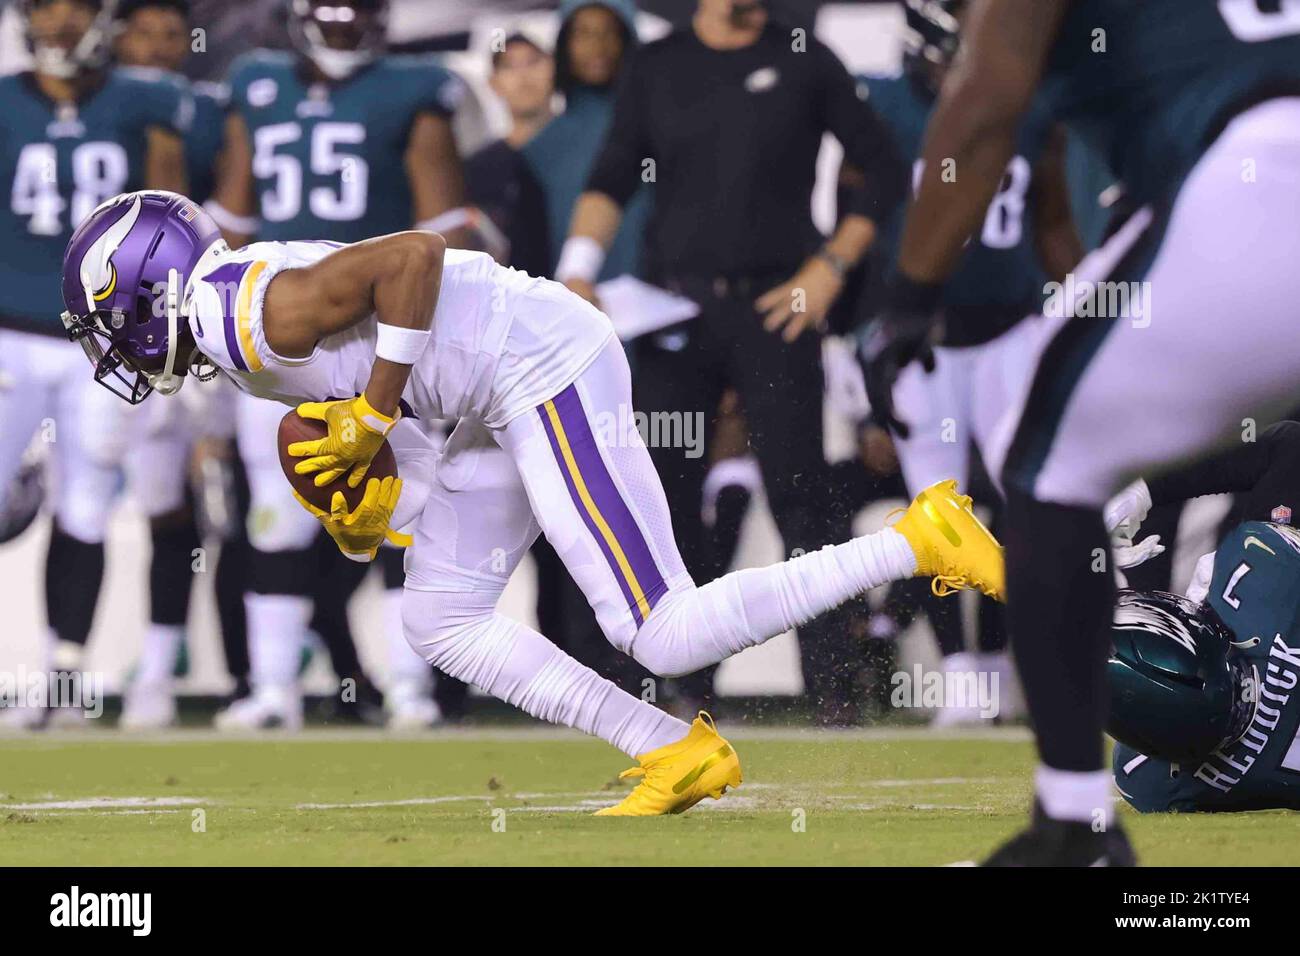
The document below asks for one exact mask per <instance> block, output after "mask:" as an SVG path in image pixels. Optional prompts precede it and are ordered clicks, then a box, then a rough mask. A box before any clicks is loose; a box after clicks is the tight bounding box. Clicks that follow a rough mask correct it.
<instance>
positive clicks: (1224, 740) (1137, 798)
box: [1105, 421, 1300, 811]
mask: <svg viewBox="0 0 1300 956" xmlns="http://www.w3.org/2000/svg"><path fill="white" fill-rule="evenodd" d="M1210 494H1233V495H1235V496H1236V499H1235V501H1236V503H1235V504H1234V506H1233V509H1232V513H1231V516H1230V519H1229V521H1230V522H1231V524H1232V525H1233V528H1232V530H1231V531H1230V532H1228V534H1227V535H1225V536H1224V538H1223V540H1222V541H1221V542H1220V544H1219V548H1218V550H1217V551H1216V552H1214V553H1211V554H1207V555H1204V556H1203V557H1202V558H1201V559H1200V561H1198V562H1197V565H1196V573H1195V574H1194V576H1193V579H1192V583H1191V585H1190V586H1189V587H1188V589H1187V597H1186V598H1182V597H1178V596H1176V595H1172V594H1164V593H1162V592H1134V591H1124V592H1122V593H1121V595H1120V599H1119V603H1118V606H1117V608H1116V611H1115V620H1114V624H1113V628H1112V638H1111V641H1112V649H1111V655H1110V660H1109V661H1108V663H1107V671H1106V674H1107V678H1108V683H1109V685H1110V690H1111V702H1110V718H1109V720H1108V722H1107V724H1106V729H1107V731H1108V732H1109V733H1110V735H1111V736H1112V737H1114V738H1115V739H1116V740H1117V741H1119V743H1118V744H1117V746H1116V747H1115V750H1114V753H1113V755H1112V760H1111V762H1112V771H1113V773H1114V776H1115V782H1116V785H1117V786H1118V788H1119V790H1120V792H1121V793H1122V794H1123V796H1124V799H1126V800H1127V801H1128V802H1129V803H1130V804H1132V805H1133V806H1134V807H1136V808H1137V809H1138V810H1142V811H1170V810H1172V811H1196V810H1263V809H1272V808H1277V807H1289V808H1293V809H1300V742H1298V740H1300V738H1298V736H1297V734H1298V732H1300V694H1297V693H1295V689H1296V686H1297V683H1300V534H1297V532H1296V531H1295V529H1294V528H1292V527H1290V523H1291V519H1292V517H1293V515H1294V514H1295V512H1296V509H1297V508H1300V423H1298V422H1294V421H1284V422H1278V423H1277V424H1275V425H1271V426H1269V427H1268V428H1267V429H1265V430H1264V431H1263V432H1261V433H1260V434H1259V436H1258V439H1257V440H1254V441H1249V442H1245V443H1243V444H1241V445H1240V446H1238V447H1235V448H1233V449H1230V450H1229V451H1226V452H1223V453H1222V454H1219V455H1216V456H1214V457H1212V458H1210V459H1208V460H1206V461H1204V462H1200V463H1197V464H1195V465H1191V466H1188V467H1186V468H1181V469H1178V470H1177V471H1174V472H1170V473H1169V474H1165V475H1160V476H1157V477H1154V478H1152V479H1151V481H1150V482H1147V481H1143V480H1141V479H1139V480H1138V481H1136V482H1134V483H1133V484H1132V485H1131V486H1129V487H1128V488H1126V489H1125V490H1124V491H1122V492H1121V493H1120V494H1118V495H1116V496H1115V497H1114V498H1112V499H1111V501H1110V502H1109V503H1108V504H1107V506H1106V510H1105V520H1106V527H1107V529H1108V530H1110V531H1111V534H1112V546H1113V547H1114V548H1115V551H1116V562H1117V564H1118V563H1121V562H1120V558H1119V555H1120V554H1121V553H1122V552H1124V551H1129V552H1138V553H1139V556H1140V557H1143V558H1145V557H1147V556H1153V555H1154V554H1155V553H1158V551H1157V550H1156V548H1157V547H1158V539H1157V540H1155V541H1153V538H1152V537H1147V538H1145V539H1144V540H1142V541H1140V542H1139V543H1138V544H1137V545H1134V544H1133V539H1134V536H1135V534H1136V532H1137V531H1138V529H1139V528H1140V526H1141V524H1142V521H1143V520H1144V518H1145V516H1146V512H1147V511H1148V510H1149V509H1150V508H1151V507H1152V506H1153V505H1167V504H1173V503H1177V502H1182V501H1187V500H1189V499H1191V498H1195V497H1200V496H1201V495H1210ZM1153 545H1155V547H1153Z"/></svg>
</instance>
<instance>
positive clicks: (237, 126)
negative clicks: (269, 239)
mask: <svg viewBox="0 0 1300 956" xmlns="http://www.w3.org/2000/svg"><path fill="white" fill-rule="evenodd" d="M223 140H224V142H223V145H222V149H221V162H220V163H219V164H218V166H217V181H216V186H215V187H214V188H213V191H212V198H211V199H210V200H208V202H207V203H206V204H205V205H204V209H206V210H207V212H208V213H209V215H211V216H212V218H213V220H215V221H216V223H217V225H218V226H220V227H221V234H222V235H223V236H225V238H226V242H227V243H228V244H229V245H230V247H231V248H232V249H237V248H239V247H240V246H242V245H244V244H245V243H246V242H248V241H249V240H250V239H252V237H253V234H254V233H255V232H256V231H257V225H258V223H257V205H256V203H257V194H256V192H255V190H254V183H253V146H252V143H251V142H250V141H249V136H248V126H247V124H245V123H244V119H243V117H241V116H240V115H239V114H238V113H231V114H229V115H228V116H227V117H226V125H225V132H224V136H223Z"/></svg>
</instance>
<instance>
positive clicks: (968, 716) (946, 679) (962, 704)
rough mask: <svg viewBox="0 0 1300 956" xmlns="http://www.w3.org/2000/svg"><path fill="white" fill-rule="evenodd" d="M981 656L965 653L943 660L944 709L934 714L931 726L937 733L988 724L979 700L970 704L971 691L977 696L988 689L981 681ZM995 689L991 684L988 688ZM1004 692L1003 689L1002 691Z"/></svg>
mask: <svg viewBox="0 0 1300 956" xmlns="http://www.w3.org/2000/svg"><path fill="white" fill-rule="evenodd" d="M979 671H980V660H979V656H978V655H975V654H969V653H966V652H964V651H963V652H962V653H960V654H951V655H949V656H948V657H945V658H944V659H943V706H942V707H938V708H936V709H935V711H934V716H933V717H932V718H931V719H930V726H931V727H933V728H934V729H935V730H944V729H947V728H951V727H970V726H973V725H978V724H981V723H983V722H984V720H985V718H984V717H983V716H982V715H981V713H980V707H979V700H978V697H977V698H976V699H975V700H970V699H969V697H970V696H971V695H970V693H969V691H970V690H971V689H972V688H973V689H974V690H975V691H976V692H977V693H978V692H980V691H981V690H982V689H983V687H984V686H986V685H985V683H984V682H985V681H987V680H988V678H987V677H985V678H983V680H981V675H980V673H979ZM987 686H989V687H991V684H989V685H987ZM1000 689H1001V688H999V690H1000Z"/></svg>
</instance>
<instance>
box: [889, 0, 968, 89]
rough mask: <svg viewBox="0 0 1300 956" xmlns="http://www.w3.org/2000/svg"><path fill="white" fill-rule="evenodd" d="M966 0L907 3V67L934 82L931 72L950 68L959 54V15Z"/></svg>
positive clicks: (932, 0)
mask: <svg viewBox="0 0 1300 956" xmlns="http://www.w3.org/2000/svg"><path fill="white" fill-rule="evenodd" d="M965 2H966V0H906V2H905V3H904V4H903V12H904V14H905V15H906V17H907V30H906V32H905V33H904V34H903V65H904V66H905V67H906V69H907V71H908V72H909V73H913V74H915V75H917V76H918V77H920V78H922V79H924V80H925V81H926V82H927V83H929V82H930V69H931V68H932V67H935V66H947V65H948V64H949V63H951V62H952V58H953V57H954V56H956V55H957V46H958V23H957V15H958V14H959V13H960V12H961V8H962V6H964V5H965Z"/></svg>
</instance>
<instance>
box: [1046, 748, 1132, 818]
mask: <svg viewBox="0 0 1300 956" xmlns="http://www.w3.org/2000/svg"><path fill="white" fill-rule="evenodd" d="M1034 790H1035V791H1036V792H1037V794H1038V801H1039V802H1040V803H1041V804H1042V805H1043V812H1044V813H1046V814H1047V815H1048V816H1049V817H1051V818H1052V819H1053V820H1075V821H1078V822H1080V823H1088V824H1091V825H1093V826H1094V827H1096V826H1099V825H1100V826H1102V827H1109V826H1110V824H1111V822H1112V821H1113V820H1114V819H1115V808H1114V800H1113V799H1112V795H1111V776H1110V771H1109V770H1090V771H1087V772H1086V773H1084V772H1079V771H1073V770H1056V769H1054V768H1052V767H1048V766H1045V765H1043V764H1039V765H1038V769H1037V770H1035V771H1034Z"/></svg>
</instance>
